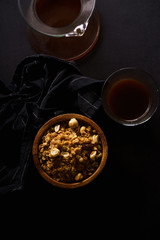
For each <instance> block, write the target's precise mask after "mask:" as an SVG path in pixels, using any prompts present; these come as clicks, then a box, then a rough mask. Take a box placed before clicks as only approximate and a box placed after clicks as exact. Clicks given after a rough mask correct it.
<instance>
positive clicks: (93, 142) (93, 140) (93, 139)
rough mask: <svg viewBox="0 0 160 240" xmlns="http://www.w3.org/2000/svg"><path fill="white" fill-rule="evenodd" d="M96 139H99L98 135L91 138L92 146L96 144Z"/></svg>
mask: <svg viewBox="0 0 160 240" xmlns="http://www.w3.org/2000/svg"><path fill="white" fill-rule="evenodd" d="M98 138H99V136H98V135H93V137H92V144H95V143H98Z"/></svg>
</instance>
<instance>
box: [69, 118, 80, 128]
mask: <svg viewBox="0 0 160 240" xmlns="http://www.w3.org/2000/svg"><path fill="white" fill-rule="evenodd" d="M69 127H70V128H76V127H78V121H77V119H76V118H72V119H71V120H70V121H69Z"/></svg>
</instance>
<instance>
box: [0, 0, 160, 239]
mask: <svg viewBox="0 0 160 240" xmlns="http://www.w3.org/2000/svg"><path fill="white" fill-rule="evenodd" d="M96 7H97V9H98V11H99V14H100V19H101V34H100V38H99V41H98V43H97V45H96V47H95V48H94V49H93V50H92V52H91V53H90V54H88V55H87V56H86V57H84V58H83V59H81V60H79V61H78V62H77V65H78V67H79V69H80V70H81V72H82V73H84V74H85V75H87V76H90V77H93V78H96V79H106V78H107V77H108V76H109V75H110V74H111V73H112V72H113V71H115V70H117V69H119V68H122V67H138V68H141V69H143V70H145V71H147V72H149V73H150V74H151V75H152V76H153V78H154V79H155V81H156V82H157V83H158V85H159V87H160V1H159V0H152V1H151V0H123V1H120V0H97V3H96ZM0 46H1V50H0V79H1V80H2V81H3V82H4V83H6V84H8V83H9V82H11V80H12V76H13V74H14V71H15V69H16V66H17V64H18V63H19V62H20V61H21V60H22V59H24V58H25V57H26V56H29V55H32V54H35V52H34V50H33V49H32V48H31V47H30V45H29V43H28V41H27V39H26V32H25V23H24V21H23V19H22V17H21V16H20V13H19V11H18V7H17V1H16V0H1V3H0ZM104 121H105V119H103V122H104ZM98 123H99V124H100V125H101V123H100V121H99V122H98ZM106 123H107V124H106V126H105V132H106V136H107V139H108V143H109V157H108V161H107V165H106V167H105V170H104V171H103V172H102V174H101V175H100V176H99V177H98V178H97V179H96V180H95V181H94V182H93V183H91V184H89V185H88V186H86V187H84V188H82V189H77V190H73V191H70V190H69V191H66V190H62V189H57V188H55V187H53V186H50V185H49V184H47V183H46V182H44V180H43V179H41V177H40V176H39V175H38V173H37V172H36V170H35V168H34V167H33V168H32V167H31V169H30V170H29V173H28V176H27V179H26V186H25V187H24V190H23V191H22V192H20V193H14V194H13V195H14V196H18V197H19V199H24V198H25V199H26V198H27V199H30V200H29V201H30V203H31V202H32V201H33V199H34V198H33V197H35V199H36V200H35V201H37V199H38V201H39V202H40V203H41V202H42V201H41V198H42V196H45V199H47V201H48V204H53V203H54V206H57V207H59V205H61V211H63V213H65V214H69V213H70V211H71V209H72V210H73V205H72V204H73V203H75V206H74V207H75V208H76V209H75V212H77V213H78V215H79V216H83V215H84V214H86V212H87V216H88V217H89V219H91V218H94V213H95V212H96V214H97V217H99V218H100V217H101V216H102V215H104V218H106V221H108V222H110V224H111V225H114V226H115V224H117V225H120V223H121V224H122V225H123V227H122V228H121V233H122V234H124V233H125V232H126V228H125V226H126V224H128V225H129V226H130V227H131V229H132V232H130V233H131V235H135V236H138V235H136V234H137V231H138V229H139V228H142V229H143V230H144V232H143V235H142V238H141V239H158V238H157V237H156V233H155V230H156V227H157V226H159V224H160V217H159V216H160V109H159V108H158V110H157V112H156V114H155V115H154V116H153V118H152V119H151V120H150V121H149V122H147V123H145V124H144V125H141V126H138V127H134V128H128V127H123V126H120V125H118V124H115V123H114V122H112V121H111V120H107V121H106ZM19 201H21V200H19ZM45 204H46V202H45ZM77 204H81V206H79V205H77ZM66 205H67V206H68V207H67V208H65V206H66ZM80 207H82V209H83V210H82V212H80ZM92 208H93V209H92ZM66 209H68V210H66ZM102 213H103V214H102ZM52 214H53V213H52ZM74 217H75V218H76V214H75V216H74ZM77 217H78V216H77ZM59 218H60V217H59ZM122 219H123V220H122ZM59 221H60V219H59ZM96 221H97V220H96ZM143 230H142V231H143ZM150 230H151V232H150ZM149 232H150V234H152V235H150V236H153V234H154V237H155V238H154V237H151V238H149V235H148V234H149ZM139 236H140V235H139ZM128 239H131V238H128ZM135 239H139V238H138V237H137V238H135Z"/></svg>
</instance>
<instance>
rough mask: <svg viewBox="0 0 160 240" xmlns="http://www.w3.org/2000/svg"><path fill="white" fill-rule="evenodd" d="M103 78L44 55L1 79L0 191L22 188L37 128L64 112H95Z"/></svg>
mask: <svg viewBox="0 0 160 240" xmlns="http://www.w3.org/2000/svg"><path fill="white" fill-rule="evenodd" d="M102 84H103V80H96V79H92V78H89V77H86V76H84V75H83V74H82V73H80V71H79V70H78V68H77V67H76V66H75V64H74V63H72V62H69V63H68V62H65V61H62V60H60V59H57V58H54V57H50V56H45V55H36V56H31V57H27V58H26V59H24V60H23V61H22V62H21V63H20V64H19V65H18V67H17V69H16V72H15V74H14V76H13V80H12V82H11V83H10V84H9V85H8V86H5V85H4V84H3V83H2V82H1V81H0V139H1V142H0V152H1V157H0V194H4V193H9V192H12V191H15V190H20V189H22V188H23V185H24V181H25V173H26V170H27V166H28V163H29V161H31V151H32V144H33V140H34V137H35V135H36V133H37V131H38V129H39V128H40V127H41V126H42V125H43V124H44V123H45V122H46V121H47V120H48V119H50V118H52V117H54V116H56V115H59V114H61V113H69V112H75V113H81V114H84V115H86V116H88V117H90V118H92V117H93V115H94V114H95V113H96V111H97V110H98V109H99V108H100V106H101V98H100V93H101V88H102Z"/></svg>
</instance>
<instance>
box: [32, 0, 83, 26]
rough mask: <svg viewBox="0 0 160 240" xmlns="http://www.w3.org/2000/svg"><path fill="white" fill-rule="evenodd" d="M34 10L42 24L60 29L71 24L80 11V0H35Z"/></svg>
mask: <svg viewBox="0 0 160 240" xmlns="http://www.w3.org/2000/svg"><path fill="white" fill-rule="evenodd" d="M35 10H36V13H37V15H38V17H39V18H40V20H41V21H42V22H44V23H45V24H47V25H48V26H50V27H54V28H61V27H65V26H67V25H69V24H71V23H72V22H73V21H74V20H75V19H76V18H77V16H78V15H79V13H80V10H81V1H80V0H36V3H35Z"/></svg>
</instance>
